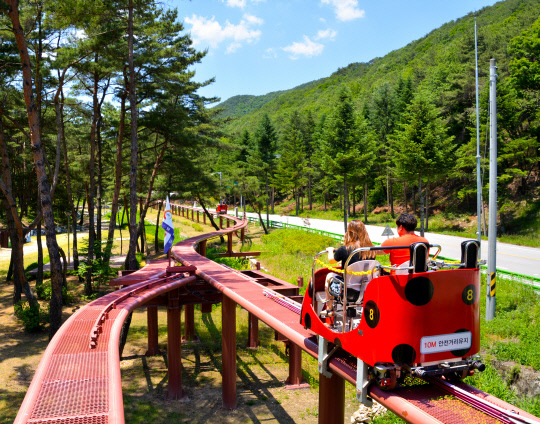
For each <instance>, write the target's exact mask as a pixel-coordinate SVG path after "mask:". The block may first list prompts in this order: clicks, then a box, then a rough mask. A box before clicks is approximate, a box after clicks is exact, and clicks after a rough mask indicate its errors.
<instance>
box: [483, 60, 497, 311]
mask: <svg viewBox="0 0 540 424" xmlns="http://www.w3.org/2000/svg"><path fill="white" fill-rule="evenodd" d="M496 72H497V67H496V66H495V59H491V60H490V62H489V105H490V108H489V229H488V281H487V297H486V321H490V320H492V319H493V318H494V317H495V300H496V298H495V283H496V277H497V260H496V256H497V74H496Z"/></svg>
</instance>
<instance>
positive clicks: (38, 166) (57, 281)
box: [6, 0, 62, 338]
mask: <svg viewBox="0 0 540 424" xmlns="http://www.w3.org/2000/svg"><path fill="white" fill-rule="evenodd" d="M6 3H7V4H8V6H9V12H8V14H9V17H10V19H11V23H12V26H13V34H14V35H15V41H16V43H17V47H18V50H19V55H20V58H21V64H22V73H23V83H22V86H23V90H24V100H25V104H26V111H27V115H28V125H29V128H30V136H31V138H30V141H31V143H32V152H33V156H34V168H35V170H36V176H37V181H38V188H39V192H40V196H41V210H42V214H43V221H44V224H45V235H46V241H47V247H48V250H49V259H50V263H51V286H52V294H51V302H50V327H49V337H51V338H52V336H53V335H54V334H55V333H56V331H57V330H58V329H59V328H60V325H61V324H62V286H61V285H62V267H61V263H60V253H59V250H58V243H57V241H56V232H55V225H54V215H53V209H52V199H51V192H50V186H49V181H48V179H47V173H46V169H45V156H44V152H43V145H42V142H41V131H40V128H41V124H40V120H39V115H38V113H37V109H36V105H35V102H34V95H33V92H32V74H31V64H30V57H29V54H28V50H27V47H26V40H25V38H24V32H23V29H22V26H21V23H20V19H19V10H18V2H17V0H6Z"/></svg>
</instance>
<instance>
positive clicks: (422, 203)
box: [418, 177, 424, 237]
mask: <svg viewBox="0 0 540 424" xmlns="http://www.w3.org/2000/svg"><path fill="white" fill-rule="evenodd" d="M418 196H420V235H421V236H422V237H424V193H423V192H422V177H420V178H419V179H418Z"/></svg>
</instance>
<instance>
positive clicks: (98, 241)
mask: <svg viewBox="0 0 540 424" xmlns="http://www.w3.org/2000/svg"><path fill="white" fill-rule="evenodd" d="M102 121H103V119H102V117H101V107H100V109H99V116H98V121H97V126H96V131H97V134H96V150H97V152H96V153H97V179H96V244H97V245H98V246H99V250H98V251H97V252H96V254H97V255H99V256H100V257H101V256H102V252H101V217H102V205H101V190H102V183H103V179H102V177H101V176H102V174H103V163H102V161H101V150H102V148H101V122H102Z"/></svg>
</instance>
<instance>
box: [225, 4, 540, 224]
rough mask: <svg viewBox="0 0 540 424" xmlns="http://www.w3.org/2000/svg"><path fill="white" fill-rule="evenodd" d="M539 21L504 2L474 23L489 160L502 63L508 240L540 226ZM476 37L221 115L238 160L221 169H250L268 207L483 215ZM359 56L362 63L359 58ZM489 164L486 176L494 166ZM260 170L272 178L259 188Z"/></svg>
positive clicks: (539, 7)
mask: <svg viewBox="0 0 540 424" xmlns="http://www.w3.org/2000/svg"><path fill="white" fill-rule="evenodd" d="M539 16H540V2H539V1H538V0H507V1H502V2H499V3H496V4H495V5H494V6H492V7H487V8H484V9H482V10H481V11H479V12H478V13H477V14H476V17H477V26H478V60H479V85H480V109H481V110H480V124H481V132H480V144H481V155H482V156H483V157H484V158H485V157H487V156H486V155H487V147H486V139H487V137H488V135H487V134H486V128H487V120H488V111H487V106H488V88H489V81H488V75H489V61H490V59H491V58H494V59H496V63H497V66H498V70H497V74H498V81H497V83H498V88H497V89H498V154H499V172H498V174H499V204H500V212H501V216H502V217H503V221H504V225H502V230H503V231H507V232H511V231H517V230H518V227H519V221H518V219H519V217H520V216H523V215H528V216H531V215H532V216H534V215H535V214H536V215H537V214H538V193H539V190H538V188H539V167H538V153H539V147H540V112H539V110H540V108H539V106H540V104H539V99H540V94H539V88H540V83H539V75H540V68H539V60H540V20H539V19H538V17H539ZM474 31H475V26H474V15H473V14H469V15H467V16H465V17H463V18H461V19H458V20H456V21H453V22H449V23H447V24H445V25H443V26H442V27H440V28H438V29H436V30H434V31H432V32H431V33H429V34H427V35H426V36H425V37H423V38H421V39H419V40H416V41H414V42H412V43H410V44H408V45H407V46H405V47H403V48H401V49H399V50H396V51H393V52H391V53H389V54H388V55H386V56H384V57H381V58H374V59H373V60H371V61H370V62H369V63H351V64H350V65H349V66H347V67H345V68H342V69H339V70H337V71H336V72H335V73H333V74H332V75H331V76H329V77H328V78H324V79H321V80H318V81H313V82H308V83H306V84H304V85H302V86H299V87H296V88H294V89H291V90H287V91H282V92H276V93H270V94H268V95H266V96H258V97H252V96H238V97H233V98H231V99H229V100H227V101H226V102H224V103H222V104H221V105H220V107H222V108H223V109H222V111H221V118H222V119H223V120H224V126H223V128H224V132H225V133H226V134H227V136H228V137H227V140H228V144H229V146H230V147H231V150H224V151H223V152H224V153H223V154H222V158H221V160H222V161H223V162H222V164H221V163H220V164H219V165H218V166H219V167H220V169H222V168H224V167H226V166H227V164H231V163H234V164H235V166H236V168H237V169H236V170H231V171H228V174H229V175H234V174H235V173H238V172H240V171H239V169H243V170H244V172H245V175H246V176H249V175H252V176H254V177H258V178H259V179H260V180H261V182H260V184H261V189H260V192H258V193H257V194H258V196H257V197H258V198H260V196H261V194H264V195H265V196H266V197H267V198H268V199H269V200H268V202H269V203H270V207H271V205H272V198H276V196H278V198H284V197H287V196H292V197H294V198H295V199H297V203H298V206H299V207H301V199H303V198H304V197H309V198H311V197H313V196H314V197H315V198H316V200H317V201H318V202H321V203H324V202H328V201H339V203H340V204H341V205H342V206H344V207H345V208H344V210H349V211H350V210H352V205H354V204H355V203H358V202H359V201H360V199H362V201H365V202H366V204H365V208H366V209H367V210H372V209H373V208H374V207H376V206H383V205H387V206H388V207H389V209H393V207H394V203H395V202H398V203H399V204H401V205H402V206H403V205H405V206H407V205H408V206H411V204H413V203H414V206H415V210H416V211H419V212H420V213H423V212H425V213H428V212H429V209H425V208H420V203H423V202H429V204H431V205H436V206H437V207H438V208H443V209H449V210H452V209H453V210H456V211H458V210H459V211H467V210H468V211H471V212H473V211H475V207H476V203H475V196H476V179H475V178H476V177H475V163H476V162H475V161H476V159H475V156H476V112H475V56H474V52H475V44H474ZM350 55H351V59H352V60H354V56H355V53H354V48H351V53H350ZM482 162H483V167H484V174H485V175H486V176H487V175H488V173H487V172H488V163H487V161H486V160H485V159H483V160H482ZM257 164H258V165H257ZM256 169H263V171H264V172H263V174H264V175H263V177H262V178H261V172H260V171H256ZM236 178H237V179H238V177H236ZM484 189H485V190H487V181H484ZM344 194H345V196H344ZM417 194H418V197H417ZM485 195H486V196H485V199H486V200H487V191H485ZM312 200H313V199H312ZM263 203H264V202H263ZM309 203H311V201H309ZM347 203H349V205H348V206H349V209H348V208H347ZM262 206H263V209H264V204H263V205H262Z"/></svg>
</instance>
